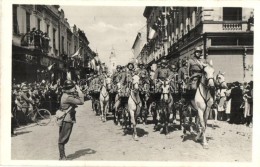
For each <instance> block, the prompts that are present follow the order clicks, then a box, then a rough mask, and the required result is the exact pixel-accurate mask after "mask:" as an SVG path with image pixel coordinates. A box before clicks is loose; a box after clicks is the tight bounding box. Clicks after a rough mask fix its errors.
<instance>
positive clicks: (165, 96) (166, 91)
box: [162, 80, 171, 101]
mask: <svg viewBox="0 0 260 167" xmlns="http://www.w3.org/2000/svg"><path fill="white" fill-rule="evenodd" d="M170 90H171V87H170V85H169V81H168V80H165V81H163V85H162V99H163V100H164V101H167V100H168V99H169V95H170Z"/></svg>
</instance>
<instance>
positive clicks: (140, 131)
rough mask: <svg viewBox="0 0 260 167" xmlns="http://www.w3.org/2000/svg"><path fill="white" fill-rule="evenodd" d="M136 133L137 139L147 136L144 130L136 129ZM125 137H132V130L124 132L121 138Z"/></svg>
mask: <svg viewBox="0 0 260 167" xmlns="http://www.w3.org/2000/svg"><path fill="white" fill-rule="evenodd" d="M136 132H137V136H138V137H143V136H145V135H148V134H149V133H148V132H147V131H145V130H144V129H141V128H136ZM126 135H133V129H126V130H124V134H123V136H126Z"/></svg>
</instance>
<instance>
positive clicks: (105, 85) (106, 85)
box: [100, 80, 111, 99]
mask: <svg viewBox="0 0 260 167" xmlns="http://www.w3.org/2000/svg"><path fill="white" fill-rule="evenodd" d="M104 82H105V84H103V85H102V88H103V87H104V88H105V89H106V91H107V94H106V95H104V94H103V93H102V91H101V92H100V94H101V95H102V96H103V97H104V99H105V98H106V97H107V96H109V93H108V92H109V91H108V89H107V87H108V85H111V83H107V82H106V80H105V81H104ZM102 88H101V90H102Z"/></svg>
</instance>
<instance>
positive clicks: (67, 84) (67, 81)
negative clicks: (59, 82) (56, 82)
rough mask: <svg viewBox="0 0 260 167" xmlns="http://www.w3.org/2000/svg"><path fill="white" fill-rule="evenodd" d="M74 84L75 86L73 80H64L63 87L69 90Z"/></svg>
mask: <svg viewBox="0 0 260 167" xmlns="http://www.w3.org/2000/svg"><path fill="white" fill-rule="evenodd" d="M74 86H75V84H74V82H73V81H72V80H66V81H65V82H64V86H63V89H65V90H69V89H71V88H73V87H74Z"/></svg>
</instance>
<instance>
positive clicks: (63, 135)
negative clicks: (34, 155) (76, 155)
mask: <svg viewBox="0 0 260 167" xmlns="http://www.w3.org/2000/svg"><path fill="white" fill-rule="evenodd" d="M83 104H84V94H83V93H82V92H81V90H80V88H79V87H78V86H77V85H75V84H74V83H73V81H71V80H67V81H65V82H64V87H63V94H62V97H61V101H60V109H61V110H62V111H64V112H65V113H66V115H65V117H64V119H63V120H62V124H61V126H60V129H59V141H58V143H59V152H60V160H66V155H65V144H66V143H67V142H68V141H69V138H70V134H71V132H72V127H73V123H75V122H76V119H75V114H76V110H75V108H76V107H77V105H83ZM66 110H67V111H66Z"/></svg>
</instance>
